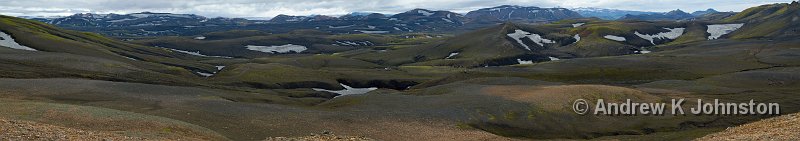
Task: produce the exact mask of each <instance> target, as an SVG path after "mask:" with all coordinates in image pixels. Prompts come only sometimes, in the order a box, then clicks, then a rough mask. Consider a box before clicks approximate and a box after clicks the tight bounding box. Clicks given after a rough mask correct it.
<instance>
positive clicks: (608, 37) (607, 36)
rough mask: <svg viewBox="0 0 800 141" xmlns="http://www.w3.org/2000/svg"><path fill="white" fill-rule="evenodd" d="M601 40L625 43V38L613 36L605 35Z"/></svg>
mask: <svg viewBox="0 0 800 141" xmlns="http://www.w3.org/2000/svg"><path fill="white" fill-rule="evenodd" d="M603 38H606V39H609V40H614V41H620V42H624V41H625V37H620V36H614V35H606V36H603Z"/></svg>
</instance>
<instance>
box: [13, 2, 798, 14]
mask: <svg viewBox="0 0 800 141" xmlns="http://www.w3.org/2000/svg"><path fill="white" fill-rule="evenodd" d="M791 1H792V0H0V14H2V15H11V16H66V15H72V14H75V13H118V14H124V13H135V12H142V11H151V12H169V13H185V14H198V15H202V16H207V17H218V16H221V17H264V18H270V17H274V16H275V15H278V14H287V15H344V14H347V13H350V12H378V13H387V14H393V13H398V12H403V11H408V10H411V9H414V8H425V9H430V10H449V11H454V12H458V13H466V12H468V11H471V10H475V9H480V8H486V7H494V6H498V5H521V6H537V7H565V8H576V7H598V8H613V9H624V10H639V11H655V12H665V11H670V10H674V9H681V10H684V11H687V12H692V11H696V10H704V9H708V8H714V9H717V10H719V11H741V10H743V9H746V8H748V7H753V6H758V5H762V4H770V3H787V2H791Z"/></svg>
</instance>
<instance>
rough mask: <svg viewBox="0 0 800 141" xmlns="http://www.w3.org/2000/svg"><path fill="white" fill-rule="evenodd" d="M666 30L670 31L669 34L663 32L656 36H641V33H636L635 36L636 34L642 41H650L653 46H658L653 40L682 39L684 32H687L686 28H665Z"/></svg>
mask: <svg viewBox="0 0 800 141" xmlns="http://www.w3.org/2000/svg"><path fill="white" fill-rule="evenodd" d="M664 29H666V30H669V31H668V32H661V33H658V34H655V35H649V34H641V33H639V31H635V32H634V33H633V34H636V36H639V37H640V38H642V39H645V40H648V41H650V43H651V44H653V45H656V43H655V42H653V40H655V39H664V38H667V39H672V40H674V39H677V38H678V37H680V36H681V35H683V31H684V30H686V28H664Z"/></svg>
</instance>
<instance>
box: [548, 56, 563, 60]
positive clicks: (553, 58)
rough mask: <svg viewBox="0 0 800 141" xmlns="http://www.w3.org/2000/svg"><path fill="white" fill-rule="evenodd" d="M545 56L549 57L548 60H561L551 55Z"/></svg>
mask: <svg viewBox="0 0 800 141" xmlns="http://www.w3.org/2000/svg"><path fill="white" fill-rule="evenodd" d="M547 58H550V61H557V60H561V59H558V58H555V57H553V56H550V57H547Z"/></svg>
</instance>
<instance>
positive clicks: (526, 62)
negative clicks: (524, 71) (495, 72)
mask: <svg viewBox="0 0 800 141" xmlns="http://www.w3.org/2000/svg"><path fill="white" fill-rule="evenodd" d="M517 62H518V63H519V64H533V60H528V61H525V60H522V59H517Z"/></svg>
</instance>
